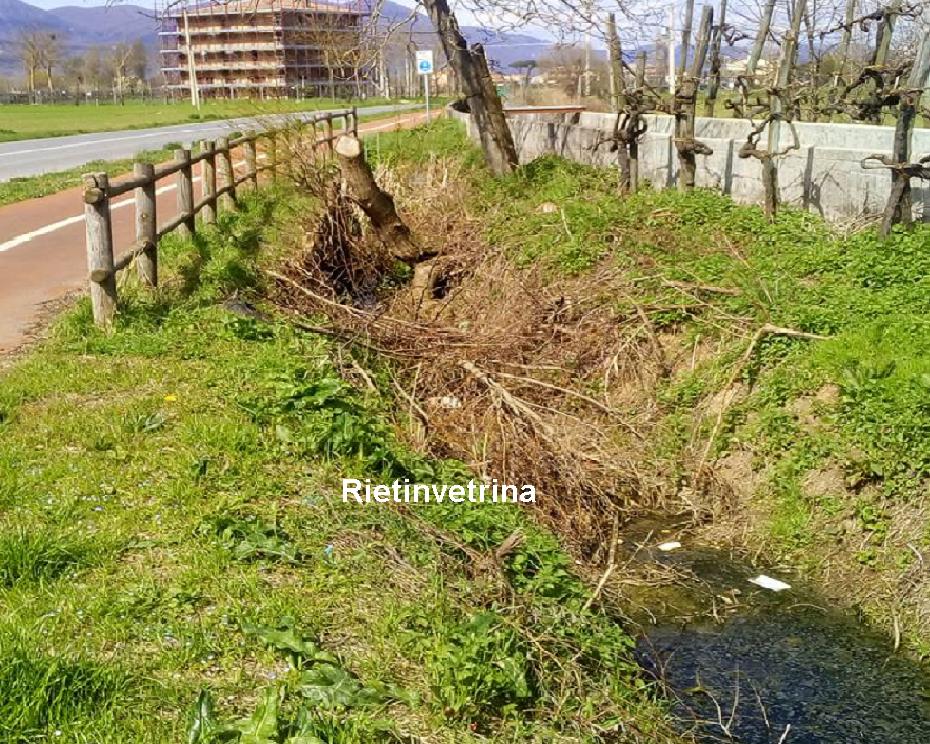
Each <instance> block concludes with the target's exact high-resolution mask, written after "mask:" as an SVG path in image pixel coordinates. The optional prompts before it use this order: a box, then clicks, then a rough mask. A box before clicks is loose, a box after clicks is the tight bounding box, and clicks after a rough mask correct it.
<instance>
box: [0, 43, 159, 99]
mask: <svg viewBox="0 0 930 744" xmlns="http://www.w3.org/2000/svg"><path fill="white" fill-rule="evenodd" d="M16 50H17V53H18V56H19V60H20V62H21V63H22V65H23V83H22V85H18V84H17V83H16V81H14V80H7V81H6V82H5V84H4V85H3V86H2V88H0V89H5V90H6V92H7V93H16V92H22V93H25V98H26V100H27V101H29V102H31V103H40V102H45V101H63V100H73V102H74V103H75V104H79V103H81V101H84V100H87V99H97V98H101V97H110V96H112V97H113V100H114V101H118V102H123V101H125V99H126V97H127V96H129V97H138V96H140V95H143V96H144V95H146V94H149V93H151V89H152V86H151V82H152V81H151V79H150V75H151V70H152V65H151V61H150V58H149V50H148V48H147V47H146V46H145V43H144V42H143V41H142V39H136V41H134V42H132V43H126V42H121V43H118V44H114V45H109V46H103V45H94V46H90V47H87V48H86V49H84V50H83V51H81V52H80V53H78V54H74V53H69V51H68V50H67V45H66V43H65V39H63V37H62V35H61V34H59V33H56V32H52V31H25V32H23V33H22V34H20V36H19V38H18V39H17V41H16Z"/></svg>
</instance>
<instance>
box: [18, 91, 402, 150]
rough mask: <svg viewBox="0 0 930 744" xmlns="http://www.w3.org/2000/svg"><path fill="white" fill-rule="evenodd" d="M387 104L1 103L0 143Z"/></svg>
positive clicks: (376, 101)
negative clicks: (199, 106)
mask: <svg viewBox="0 0 930 744" xmlns="http://www.w3.org/2000/svg"><path fill="white" fill-rule="evenodd" d="M413 100H416V99H413ZM390 103H392V101H391V100H389V99H385V98H369V99H366V100H364V101H352V102H349V101H332V100H330V99H328V98H315V99H308V100H304V101H206V102H204V104H203V106H202V108H201V109H200V111H198V110H197V109H196V108H194V107H193V106H191V105H190V104H189V103H170V104H165V103H164V102H161V101H151V102H146V103H141V102H138V101H133V102H130V103H127V104H126V105H125V106H119V105H114V104H110V103H108V104H101V105H99V106H89V105H83V106H70V105H66V104H40V105H38V106H33V105H29V104H7V105H4V106H2V107H0V111H2V115H3V118H2V122H3V123H2V126H0V142H9V141H14V140H22V139H38V138H42V137H61V136H64V135H68V134H87V133H90V132H105V131H106V132H108V131H115V130H121V129H145V128H147V127H159V126H167V125H169V124H184V123H187V122H201V121H214V120H217V119H230V118H236V117H240V116H263V115H269V114H286V113H293V112H296V111H317V110H320V109H332V108H340V107H343V106H351V105H356V106H359V107H360V108H361V107H367V106H377V105H384V104H390Z"/></svg>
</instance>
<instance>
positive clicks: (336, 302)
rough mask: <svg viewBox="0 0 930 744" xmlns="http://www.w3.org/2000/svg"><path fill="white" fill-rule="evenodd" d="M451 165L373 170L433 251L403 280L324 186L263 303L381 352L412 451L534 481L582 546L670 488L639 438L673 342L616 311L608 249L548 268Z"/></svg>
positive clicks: (637, 315)
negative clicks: (591, 258) (482, 211)
mask: <svg viewBox="0 0 930 744" xmlns="http://www.w3.org/2000/svg"><path fill="white" fill-rule="evenodd" d="M460 167H461V166H460V165H459V163H458V161H455V160H444V159H432V160H431V161H430V162H428V163H426V164H423V165H421V166H418V167H410V168H400V169H396V170H391V171H383V170H382V171H381V172H380V173H379V174H378V177H379V181H380V183H381V184H382V186H383V187H385V188H387V189H388V190H390V191H392V193H393V195H394V198H395V199H396V200H397V203H398V204H399V205H400V207H401V209H402V212H403V214H404V216H405V218H406V219H407V221H408V224H409V225H410V227H411V229H412V230H413V232H414V234H416V235H417V236H418V237H419V239H420V240H421V241H423V242H424V243H426V244H427V249H428V250H429V251H430V252H433V253H435V254H436V257H435V258H434V259H433V260H432V261H431V262H429V264H421V265H420V266H419V267H417V270H416V276H415V277H414V280H413V282H412V283H410V284H407V283H405V282H403V281H400V280H398V279H397V278H396V277H395V276H394V275H393V274H392V273H391V271H390V267H389V266H387V265H386V263H385V260H384V258H383V255H384V252H383V251H381V250H380V247H379V246H378V245H376V243H375V242H374V240H373V237H372V236H371V235H368V234H365V233H364V232H363V231H362V229H361V224H362V223H361V221H360V220H359V219H358V218H357V216H356V215H354V214H353V213H352V210H351V208H350V207H349V206H348V203H347V201H346V199H345V197H344V196H343V195H341V194H339V193H338V191H337V190H336V189H334V188H333V187H331V186H326V187H325V188H323V189H322V191H323V194H324V195H325V197H326V199H327V201H328V204H329V209H328V210H327V211H326V213H325V215H324V216H323V218H322V219H321V220H318V221H315V222H312V223H311V224H309V225H308V236H307V242H306V250H305V252H304V254H303V255H302V256H300V257H299V258H298V259H296V260H295V261H293V262H292V263H291V264H290V265H289V266H288V267H287V269H286V271H284V272H283V273H280V274H276V275H275V278H276V281H277V291H276V293H275V296H274V301H275V302H276V303H277V305H278V306H279V307H280V308H281V309H282V310H284V311H286V312H287V313H288V314H290V315H291V316H292V317H296V318H298V319H299V322H301V323H304V324H310V325H312V326H313V327H314V328H317V329H318V330H322V331H323V332H325V333H327V334H329V335H332V336H336V337H338V338H341V339H344V340H345V341H346V343H347V344H349V345H352V346H354V347H356V348H359V349H362V350H367V351H368V352H374V353H376V354H378V355H383V356H384V357H386V358H388V359H390V360H392V362H391V365H390V374H391V376H392V377H393V380H392V382H391V387H392V388H393V394H394V395H395V397H396V402H397V410H398V412H399V413H400V414H401V415H400V416H399V417H398V418H399V419H401V420H402V419H406V423H405V428H406V430H407V432H408V434H409V437H410V439H411V440H412V441H413V442H414V443H415V445H416V446H418V447H419V448H420V449H421V451H425V452H426V453H428V454H430V455H432V456H434V457H439V458H450V457H451V458H456V459H459V460H461V461H464V462H465V463H467V464H468V465H469V466H470V468H471V469H472V470H473V472H475V473H476V474H477V475H478V476H479V477H481V478H485V479H491V478H496V479H497V480H498V481H499V482H513V483H532V484H533V485H535V487H536V489H537V494H538V497H537V502H538V503H537V506H538V508H539V509H540V511H541V514H542V515H543V516H544V518H545V519H546V521H547V522H548V523H549V524H550V525H552V526H553V527H554V528H556V529H557V530H558V531H559V532H560V533H561V534H562V535H563V536H564V537H567V538H568V539H569V540H570V541H571V543H572V544H574V545H575V547H576V548H578V549H579V551H580V553H581V555H583V556H586V557H590V556H592V555H593V554H595V553H596V552H597V551H598V550H599V549H600V548H601V546H603V545H605V544H607V543H608V542H609V541H608V539H607V538H608V537H609V535H608V534H607V530H608V529H609V527H610V524H611V521H612V520H613V519H614V515H616V514H617V512H618V511H624V510H639V509H642V508H644V507H655V506H656V505H657V503H658V502H659V501H661V500H662V498H663V497H664V496H666V495H667V493H666V490H665V486H664V484H663V483H662V479H661V478H659V477H658V476H657V465H656V464H655V463H654V462H653V456H652V453H651V452H650V449H649V447H648V446H647V444H646V442H647V440H648V435H649V432H650V429H651V427H652V426H653V424H654V422H655V420H656V418H657V415H658V411H657V408H656V406H655V404H654V402H653V400H652V392H653V389H654V387H655V384H656V382H657V380H659V379H662V378H663V377H665V376H666V375H668V374H669V369H670V367H669V365H670V364H671V360H670V358H669V353H668V348H667V347H669V346H670V343H669V339H668V338H665V339H662V340H660V339H659V338H658V337H657V335H656V331H655V329H654V328H653V327H652V325H651V323H650V322H649V318H648V315H647V314H646V313H645V312H644V311H643V310H642V309H641V308H639V307H637V306H635V303H632V306H633V310H632V311H624V310H620V309H618V303H617V302H616V301H615V300H616V298H618V297H627V298H629V296H630V291H631V288H630V287H629V286H628V285H627V281H628V280H626V279H624V278H623V276H622V274H621V272H620V271H618V270H615V268H614V267H613V266H612V264H611V263H610V262H609V261H605V262H604V263H603V265H601V266H598V267H597V268H596V269H595V270H594V271H591V272H588V273H586V274H584V275H583V276H577V277H572V278H564V279H558V280H552V279H551V278H548V277H547V276H545V274H544V272H543V270H542V269H540V268H538V267H533V266H527V267H521V266H518V265H516V264H515V263H514V262H513V261H512V260H511V259H510V258H509V257H508V256H506V255H504V254H503V253H502V252H501V251H500V250H496V249H494V248H491V247H489V246H488V245H487V244H486V243H485V242H484V240H483V239H482V237H481V236H482V233H481V231H480V229H479V225H478V221H477V220H475V219H473V218H472V217H471V216H470V215H469V214H468V212H467V208H466V206H465V205H466V204H467V202H468V199H467V198H466V196H467V193H466V189H467V185H466V184H467V179H466V178H465V177H464V176H463V175H462V174H461V173H459V172H458V169H459V168H460ZM414 193H415V194H416V197H415V198H414ZM320 318H324V320H323V321H322V322H321V321H320ZM690 353H691V352H690V350H688V354H689V356H690ZM676 363H678V360H677V359H676ZM366 364H377V361H376V360H374V359H368V360H366V358H365V356H364V355H361V356H358V357H356V359H355V360H354V362H353V366H354V367H356V368H358V367H361V368H362V369H361V373H362V376H363V377H364V378H367V381H368V382H370V381H371V379H372V378H374V377H375V376H376V375H375V373H374V372H371V371H370V370H365V369H364V367H365V365H366Z"/></svg>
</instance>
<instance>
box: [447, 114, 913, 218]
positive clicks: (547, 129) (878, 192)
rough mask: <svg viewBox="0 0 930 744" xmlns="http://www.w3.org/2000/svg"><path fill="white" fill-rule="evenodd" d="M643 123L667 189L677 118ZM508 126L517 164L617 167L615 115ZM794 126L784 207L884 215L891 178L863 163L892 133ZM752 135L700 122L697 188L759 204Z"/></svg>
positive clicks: (647, 163) (644, 172) (783, 170)
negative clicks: (610, 142)
mask: <svg viewBox="0 0 930 744" xmlns="http://www.w3.org/2000/svg"><path fill="white" fill-rule="evenodd" d="M451 115H452V116H454V117H455V118H457V119H459V120H462V121H465V122H466V125H467V126H468V130H469V136H471V137H472V138H473V139H477V138H476V133H475V132H474V131H473V129H474V128H473V127H472V126H471V121H470V117H469V116H468V115H467V114H461V113H459V112H455V111H453V112H451ZM645 118H646V121H647V124H648V131H647V132H646V134H645V136H644V137H643V140H642V143H641V144H640V149H639V152H640V174H641V177H642V178H645V179H646V180H648V181H649V182H650V183H651V184H652V185H653V187H655V188H669V187H671V186H673V185H674V184H675V180H676V178H677V175H678V156H677V153H676V152H675V147H674V144H673V142H672V137H673V129H674V119H673V118H672V117H671V116H665V115H648V116H646V117H645ZM508 120H509V122H510V127H511V131H512V132H513V136H514V140H515V142H516V145H517V151H518V153H519V155H520V162H528V161H530V160H533V159H534V158H537V157H539V156H540V155H545V154H548V153H555V154H557V155H561V156H563V157H565V158H568V159H570V160H575V161H577V162H580V163H588V164H591V165H599V166H611V167H613V166H615V164H616V154H615V153H610V152H608V146H607V145H606V144H604V145H601V146H599V147H596V146H595V143H596V142H597V141H598V137H599V135H603V134H609V133H610V132H612V131H613V125H614V120H615V116H614V115H613V114H598V113H589V112H584V113H581V114H533V115H527V114H520V115H516V116H511V117H509V119H508ZM796 127H797V131H798V139H799V141H800V144H801V148H800V149H799V150H793V151H792V152H790V153H789V154H787V155H786V156H784V157H782V158H780V160H779V185H780V188H781V198H782V201H784V202H786V203H789V204H792V205H795V206H799V207H803V208H806V209H810V210H811V211H814V212H817V213H819V214H820V215H821V216H822V217H824V218H825V219H828V220H831V221H834V222H840V221H848V220H854V219H858V218H862V217H870V216H874V215H876V214H879V213H880V212H881V211H882V209H883V208H884V206H885V202H886V200H887V198H888V192H889V190H890V187H891V174H890V172H889V171H888V170H886V169H879V170H866V169H863V168H862V166H861V161H862V159H863V158H865V157H867V156H869V155H872V154H876V153H879V154H888V155H890V154H891V140H892V136H893V134H894V130H893V128H891V127H879V126H870V125H865V124H813V123H803V122H800V123H798V124H796ZM749 130H750V125H749V123H748V122H746V121H742V120H737V119H704V118H698V119H697V123H696V126H695V132H696V137H697V139H698V140H700V141H701V142H704V143H705V144H706V145H708V146H709V147H710V148H711V149H712V150H713V154H712V155H699V156H698V158H697V164H698V170H697V183H698V185H699V186H707V187H711V188H715V189H719V190H721V191H722V192H723V193H725V194H729V195H730V196H732V197H733V199H734V200H735V201H738V202H742V203H744V204H757V203H761V201H762V181H761V177H760V174H761V164H760V163H759V161H758V160H756V159H754V158H747V159H745V160H743V159H740V158H739V157H738V152H739V148H740V147H741V146H742V144H743V143H744V142H745V141H746V136H747V135H748V133H749ZM782 136H783V138H784V140H785V141H784V144H783V147H784V146H786V145H787V144H788V143H789V142H790V139H791V132H790V130H789V129H788V128H787V127H783V134H782ZM912 152H913V153H914V155H915V159H916V158H917V157H920V156H921V155H925V154H928V153H930V130H928V129H919V130H917V131H915V133H914V139H913V147H912ZM912 184H913V200H914V211H915V214H916V215H917V216H918V218H919V217H920V216H921V215H923V218H924V219H926V220H928V221H930V184H927V183H926V182H922V181H918V180H916V179H915V180H914V181H912Z"/></svg>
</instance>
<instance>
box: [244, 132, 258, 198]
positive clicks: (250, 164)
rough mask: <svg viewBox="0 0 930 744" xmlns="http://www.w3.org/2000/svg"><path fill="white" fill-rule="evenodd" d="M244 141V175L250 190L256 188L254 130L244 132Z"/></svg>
mask: <svg viewBox="0 0 930 744" xmlns="http://www.w3.org/2000/svg"><path fill="white" fill-rule="evenodd" d="M245 136H246V137H248V139H247V140H246V141H245V173H246V175H247V176H248V177H249V181H250V183H251V184H252V188H257V187H258V156H257V155H256V153H255V138H256V134H255V130H250V131H248V132H246V135H245Z"/></svg>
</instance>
